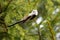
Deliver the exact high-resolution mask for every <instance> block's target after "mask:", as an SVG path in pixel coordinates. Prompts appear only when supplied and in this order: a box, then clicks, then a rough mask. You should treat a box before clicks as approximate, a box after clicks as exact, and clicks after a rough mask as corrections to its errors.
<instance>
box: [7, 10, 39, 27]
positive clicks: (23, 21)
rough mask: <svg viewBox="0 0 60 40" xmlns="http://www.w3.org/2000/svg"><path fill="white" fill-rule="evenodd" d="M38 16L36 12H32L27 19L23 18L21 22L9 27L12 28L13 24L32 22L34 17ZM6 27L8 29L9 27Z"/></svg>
mask: <svg viewBox="0 0 60 40" xmlns="http://www.w3.org/2000/svg"><path fill="white" fill-rule="evenodd" d="M37 15H38V11H37V10H33V11H32V12H31V13H30V14H29V15H28V16H27V17H25V18H23V19H22V20H20V21H18V22H16V23H14V24H12V25H10V26H14V25H15V24H20V23H25V22H26V21H27V20H32V19H34V18H35V17H36V16H37ZM10 26H8V27H10Z"/></svg>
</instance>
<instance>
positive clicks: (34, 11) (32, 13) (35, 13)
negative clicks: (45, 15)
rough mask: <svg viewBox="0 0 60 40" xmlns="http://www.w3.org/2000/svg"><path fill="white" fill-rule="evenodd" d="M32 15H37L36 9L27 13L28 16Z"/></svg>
mask: <svg viewBox="0 0 60 40" xmlns="http://www.w3.org/2000/svg"><path fill="white" fill-rule="evenodd" d="M32 15H38V11H37V10H33V11H32V12H31V13H30V14H29V16H32Z"/></svg>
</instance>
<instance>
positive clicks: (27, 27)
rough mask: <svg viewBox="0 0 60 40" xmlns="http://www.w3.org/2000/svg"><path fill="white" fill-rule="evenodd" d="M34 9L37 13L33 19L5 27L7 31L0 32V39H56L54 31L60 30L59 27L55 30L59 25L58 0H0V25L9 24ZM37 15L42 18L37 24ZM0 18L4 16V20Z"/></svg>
mask: <svg viewBox="0 0 60 40" xmlns="http://www.w3.org/2000/svg"><path fill="white" fill-rule="evenodd" d="M34 9H37V10H38V13H39V15H38V16H37V17H36V18H35V19H33V20H30V21H27V22H26V23H24V24H22V23H20V24H16V25H14V26H12V27H7V28H8V32H7V33H3V32H0V39H1V40H56V33H57V32H60V29H57V30H56V28H57V27H60V0H0V26H2V24H1V23H5V24H6V25H7V26H9V25H11V24H13V23H15V22H16V21H19V20H21V19H23V18H24V17H26V16H27V15H28V14H29V13H30V12H31V11H32V10H34ZM1 11H2V12H1ZM39 17H42V19H43V20H42V21H41V22H40V23H39V24H37V23H36V20H37V18H39ZM1 18H4V21H1ZM41 25H43V27H41ZM23 27H24V28H23ZM1 30H2V29H1V27H0V31H1ZM4 34H5V35H4Z"/></svg>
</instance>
